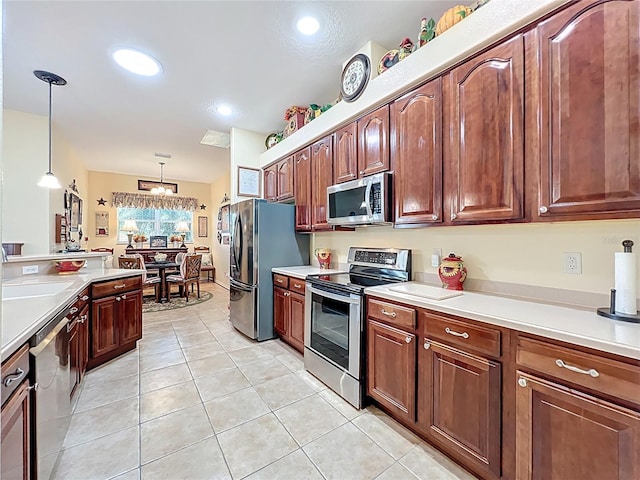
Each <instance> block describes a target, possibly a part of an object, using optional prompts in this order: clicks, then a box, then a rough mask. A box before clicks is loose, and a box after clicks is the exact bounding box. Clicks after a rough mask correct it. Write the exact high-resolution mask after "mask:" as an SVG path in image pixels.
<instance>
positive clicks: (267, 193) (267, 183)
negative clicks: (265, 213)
mask: <svg viewBox="0 0 640 480" xmlns="http://www.w3.org/2000/svg"><path fill="white" fill-rule="evenodd" d="M277 179H278V164H273V165H271V166H270V167H267V168H265V169H264V198H265V200H267V201H269V202H275V201H276V200H278V180H277Z"/></svg>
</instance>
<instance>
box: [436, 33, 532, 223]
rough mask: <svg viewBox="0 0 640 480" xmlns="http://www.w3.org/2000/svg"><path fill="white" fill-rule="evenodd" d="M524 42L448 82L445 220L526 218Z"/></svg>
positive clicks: (485, 57)
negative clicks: (524, 216)
mask: <svg viewBox="0 0 640 480" xmlns="http://www.w3.org/2000/svg"><path fill="white" fill-rule="evenodd" d="M523 45H524V41H523V38H522V35H517V36H515V37H513V38H512V39H511V40H508V41H507V42H504V43H502V44H500V45H498V46H497V47H494V48H492V49H491V50H489V51H488V52H486V53H484V54H482V55H479V56H477V57H475V58H473V59H472V60H469V61H468V62H466V63H464V64H463V65H461V66H460V67H458V68H455V69H453V70H452V71H451V72H450V73H449V74H448V75H446V76H445V77H444V101H445V125H449V129H448V132H449V134H448V135H445V141H444V145H445V150H444V158H445V163H446V167H445V177H446V178H445V182H446V184H445V185H446V186H445V191H446V192H447V196H446V198H445V216H446V218H447V220H449V221H451V222H452V223H464V222H470V221H487V220H513V219H519V218H522V216H523V214H524V206H523V204H524V191H523V189H524V135H523V131H524V84H523V82H524V74H523V71H524V46H523Z"/></svg>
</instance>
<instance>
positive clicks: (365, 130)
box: [357, 105, 390, 177]
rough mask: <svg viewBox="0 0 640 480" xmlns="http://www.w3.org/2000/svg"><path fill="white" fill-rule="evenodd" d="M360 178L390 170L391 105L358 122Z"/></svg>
mask: <svg viewBox="0 0 640 480" xmlns="http://www.w3.org/2000/svg"><path fill="white" fill-rule="evenodd" d="M357 135H358V177H364V176H367V175H372V174H374V173H379V172H385V171H387V170H389V163H390V162H389V105H384V106H382V107H380V108H379V109H377V110H375V111H373V112H371V113H369V114H367V115H365V116H363V117H362V118H360V119H359V120H358V122H357Z"/></svg>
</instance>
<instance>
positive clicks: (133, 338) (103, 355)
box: [88, 277, 142, 368]
mask: <svg viewBox="0 0 640 480" xmlns="http://www.w3.org/2000/svg"><path fill="white" fill-rule="evenodd" d="M141 287H142V284H141V277H128V278H124V279H118V280H110V281H106V282H100V283H95V284H93V285H92V287H91V288H92V298H93V301H92V304H91V322H90V331H89V335H90V346H91V348H90V355H89V362H88V368H94V367H97V366H98V365H101V364H102V363H104V362H106V361H108V360H111V359H112V358H114V357H116V356H118V355H120V354H122V353H124V352H126V351H129V350H132V349H134V348H135V347H136V342H137V341H138V340H139V339H140V338H142V289H141Z"/></svg>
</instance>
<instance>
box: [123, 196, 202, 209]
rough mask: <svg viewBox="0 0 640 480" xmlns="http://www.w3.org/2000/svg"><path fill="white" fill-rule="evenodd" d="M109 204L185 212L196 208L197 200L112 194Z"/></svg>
mask: <svg viewBox="0 0 640 480" xmlns="http://www.w3.org/2000/svg"><path fill="white" fill-rule="evenodd" d="M111 203H112V204H113V206H114V207H118V208H123V207H124V208H163V209H167V210H187V211H189V212H194V211H195V210H196V209H197V208H198V199H197V198H194V197H178V196H176V195H171V196H166V195H148V194H145V193H127V192H113V197H112V199H111Z"/></svg>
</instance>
